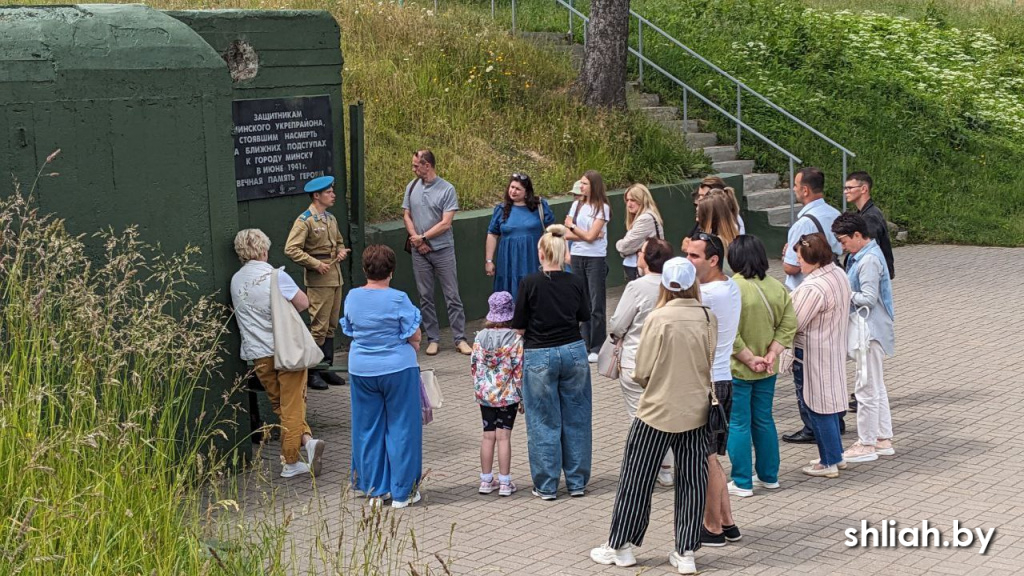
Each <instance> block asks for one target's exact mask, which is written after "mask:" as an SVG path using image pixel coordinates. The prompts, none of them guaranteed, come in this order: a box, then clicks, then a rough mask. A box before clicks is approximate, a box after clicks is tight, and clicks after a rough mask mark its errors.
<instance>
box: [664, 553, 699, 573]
mask: <svg viewBox="0 0 1024 576" xmlns="http://www.w3.org/2000/svg"><path fill="white" fill-rule="evenodd" d="M668 563H669V564H671V565H672V567H673V568H675V569H676V571H677V572H679V573H680V574H696V573H697V563H696V562H695V561H694V560H693V552H690V551H686V552H683V554H682V555H681V556H680V555H679V553H678V552H672V553H671V554H669V555H668Z"/></svg>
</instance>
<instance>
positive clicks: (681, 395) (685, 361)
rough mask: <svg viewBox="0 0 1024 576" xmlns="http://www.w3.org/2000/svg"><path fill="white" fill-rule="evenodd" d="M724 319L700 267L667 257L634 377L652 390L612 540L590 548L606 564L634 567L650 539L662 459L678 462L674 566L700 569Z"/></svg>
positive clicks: (625, 460) (625, 470) (624, 477)
mask: <svg viewBox="0 0 1024 576" xmlns="http://www.w3.org/2000/svg"><path fill="white" fill-rule="evenodd" d="M717 344H718V319H717V318H716V317H715V315H714V314H713V313H711V311H710V310H709V309H708V308H706V307H704V306H703V305H702V304H701V292H700V282H699V281H698V280H697V270H696V269H695V268H694V266H693V264H691V263H690V262H689V261H688V260H687V259H685V258H672V259H670V260H669V261H667V262H665V265H664V266H663V268H662V272H661V293H660V296H659V298H658V305H657V308H655V309H654V310H653V311H652V312H651V313H650V314H649V315H648V316H647V320H646V322H644V327H643V331H642V333H641V336H640V344H639V346H638V348H637V350H638V352H637V357H636V368H634V370H633V379H634V380H635V381H636V382H638V383H639V384H640V385H641V386H643V387H644V391H643V394H642V395H641V396H640V402H639V404H638V405H637V411H636V418H634V419H633V424H632V426H631V427H630V429H629V436H628V437H627V439H626V449H625V454H624V455H623V457H622V469H621V471H620V472H619V487H618V490H617V492H616V494H615V504H614V505H613V507H612V523H611V529H610V531H609V536H608V541H607V542H606V543H605V544H604V545H603V546H599V547H597V548H594V549H593V550H591V551H590V558H591V559H592V560H593V561H594V562H597V563H598V564H616V565H618V566H633V565H634V564H636V558H635V557H634V556H633V546H640V545H642V544H643V541H644V535H645V533H646V532H647V526H648V524H649V522H650V516H651V496H652V493H653V491H654V482H655V478H656V477H657V475H658V471H659V470H660V466H661V461H662V458H663V457H664V456H665V454H666V453H667V452H668V450H669V449H670V448H671V450H672V452H673V455H674V459H675V479H674V483H675V486H676V489H675V510H674V512H675V514H674V518H675V531H674V532H675V549H674V550H673V551H672V553H671V554H670V555H669V563H670V564H672V567H673V568H675V569H676V570H677V571H678V572H679V573H680V574H696V573H697V566H696V564H695V562H694V556H693V555H694V552H695V551H696V550H697V549H699V548H700V546H701V525H702V521H703V517H704V502H705V499H706V497H707V481H708V458H707V450H708V428H707V423H708V411H709V406H708V397H709V395H710V393H711V368H712V358H713V356H714V353H715V347H716V346H717Z"/></svg>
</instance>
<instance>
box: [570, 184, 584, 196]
mask: <svg viewBox="0 0 1024 576" xmlns="http://www.w3.org/2000/svg"><path fill="white" fill-rule="evenodd" d="M572 195H573V196H582V195H583V182H582V181H580V180H577V181H575V182H573V184H572Z"/></svg>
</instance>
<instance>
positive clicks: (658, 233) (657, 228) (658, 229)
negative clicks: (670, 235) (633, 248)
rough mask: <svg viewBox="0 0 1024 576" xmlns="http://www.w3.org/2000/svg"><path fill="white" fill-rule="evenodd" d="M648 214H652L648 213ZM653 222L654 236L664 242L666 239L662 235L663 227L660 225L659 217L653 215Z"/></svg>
mask: <svg viewBox="0 0 1024 576" xmlns="http://www.w3.org/2000/svg"><path fill="white" fill-rule="evenodd" d="M648 214H651V213H650V212H648ZM651 220H654V235H655V237H657V238H658V239H660V240H664V239H665V237H664V236H662V235H661V227H660V226H659V225H658V217H657V216H655V215H654V214H651Z"/></svg>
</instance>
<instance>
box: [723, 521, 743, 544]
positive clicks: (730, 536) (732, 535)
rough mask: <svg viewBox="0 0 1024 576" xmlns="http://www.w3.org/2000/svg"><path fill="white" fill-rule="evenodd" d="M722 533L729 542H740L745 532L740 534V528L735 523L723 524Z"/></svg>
mask: <svg viewBox="0 0 1024 576" xmlns="http://www.w3.org/2000/svg"><path fill="white" fill-rule="evenodd" d="M722 534H723V535H724V536H725V539H726V540H728V541H729V542H738V541H739V539H740V538H743V534H740V529H739V528H738V527H737V526H736V525H735V524H730V525H728V526H722Z"/></svg>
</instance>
